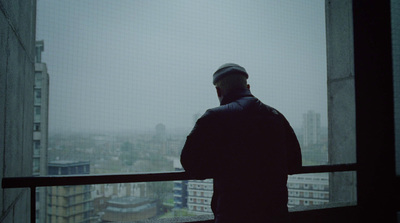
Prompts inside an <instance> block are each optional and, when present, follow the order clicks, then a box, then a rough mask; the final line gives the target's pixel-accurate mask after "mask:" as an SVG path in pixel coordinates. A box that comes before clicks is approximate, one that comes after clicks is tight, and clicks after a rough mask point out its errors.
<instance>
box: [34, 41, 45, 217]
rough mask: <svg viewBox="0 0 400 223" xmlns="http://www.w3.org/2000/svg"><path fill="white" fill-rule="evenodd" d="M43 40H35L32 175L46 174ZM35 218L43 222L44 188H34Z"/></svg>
mask: <svg viewBox="0 0 400 223" xmlns="http://www.w3.org/2000/svg"><path fill="white" fill-rule="evenodd" d="M43 51H44V42H43V40H42V41H36V47H35V82H34V86H33V93H34V99H33V103H34V109H33V112H34V119H33V159H32V165H33V168H32V174H33V176H45V175H47V147H48V129H49V125H48V120H49V74H48V73H47V66H46V64H45V63H43V62H42V52H43ZM36 197H37V202H36V219H37V221H38V222H45V218H46V215H45V213H46V206H47V205H46V188H44V187H39V188H37V189H36Z"/></svg>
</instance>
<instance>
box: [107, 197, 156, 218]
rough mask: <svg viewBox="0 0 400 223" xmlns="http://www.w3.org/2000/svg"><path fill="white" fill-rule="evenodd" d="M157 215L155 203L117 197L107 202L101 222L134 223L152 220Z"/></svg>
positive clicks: (143, 199) (147, 199)
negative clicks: (135, 222)
mask: <svg viewBox="0 0 400 223" xmlns="http://www.w3.org/2000/svg"><path fill="white" fill-rule="evenodd" d="M156 214H157V202H156V201H155V200H152V199H149V198H141V197H133V196H130V197H118V198H113V199H110V200H109V201H107V208H106V210H105V211H104V215H103V217H102V221H103V222H125V221H129V222H134V221H141V220H146V219H149V218H152V217H154V216H156Z"/></svg>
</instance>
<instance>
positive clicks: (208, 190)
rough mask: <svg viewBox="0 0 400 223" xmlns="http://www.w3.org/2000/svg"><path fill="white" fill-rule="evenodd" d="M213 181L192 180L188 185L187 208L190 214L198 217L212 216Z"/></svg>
mask: <svg viewBox="0 0 400 223" xmlns="http://www.w3.org/2000/svg"><path fill="white" fill-rule="evenodd" d="M212 195H213V180H212V179H207V180H190V181H189V183H188V199H187V206H188V209H189V212H190V213H192V214H196V215H201V214H211V213H212V210H211V199H212Z"/></svg>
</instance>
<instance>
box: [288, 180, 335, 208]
mask: <svg viewBox="0 0 400 223" xmlns="http://www.w3.org/2000/svg"><path fill="white" fill-rule="evenodd" d="M287 187H288V192H289V201H288V206H289V207H293V206H299V205H304V206H308V205H321V204H326V203H328V202H329V175H328V173H315V174H297V175H290V176H289V177H288V182H287Z"/></svg>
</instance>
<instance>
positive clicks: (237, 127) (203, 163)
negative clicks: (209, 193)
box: [181, 91, 301, 222]
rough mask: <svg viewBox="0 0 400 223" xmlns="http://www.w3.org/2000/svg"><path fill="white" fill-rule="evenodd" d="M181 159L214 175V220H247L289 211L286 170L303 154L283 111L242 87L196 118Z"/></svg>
mask: <svg viewBox="0 0 400 223" xmlns="http://www.w3.org/2000/svg"><path fill="white" fill-rule="evenodd" d="M181 161H182V165H183V167H184V168H185V170H186V171H188V172H189V173H192V174H194V175H197V176H199V177H213V178H214V196H213V201H212V209H213V212H214V214H215V216H216V220H217V222H218V219H219V221H220V222H249V221H246V220H245V219H247V220H249V219H250V218H251V217H255V218H256V219H259V218H261V217H263V218H264V220H266V219H267V218H269V217H272V218H273V217H279V216H281V215H284V214H285V213H286V212H287V188H286V181H287V174H288V173H289V172H290V171H291V170H292V169H294V168H297V167H299V166H301V155H300V148H299V145H298V142H297V139H296V137H295V135H294V133H293V130H292V128H291V127H290V125H289V123H288V122H287V121H286V119H285V118H284V117H283V115H281V114H280V113H279V112H277V111H276V110H275V109H273V108H271V107H269V106H266V105H264V104H263V103H261V102H260V101H259V100H258V99H257V98H255V97H253V96H252V95H251V94H250V92H249V91H240V92H235V94H232V95H231V96H230V97H229V100H226V101H225V103H223V105H221V106H220V107H217V108H214V109H210V110H208V111H207V112H206V113H205V114H204V115H203V116H202V117H201V118H200V119H199V120H198V122H197V123H196V126H195V128H194V129H193V131H192V132H191V134H190V135H189V136H188V140H187V141H186V144H185V146H184V149H183V151H182V156H181ZM231 217H233V219H232V218H231ZM240 218H244V219H243V220H238V219H240ZM233 220H235V221H233ZM265 222H267V221H265Z"/></svg>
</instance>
